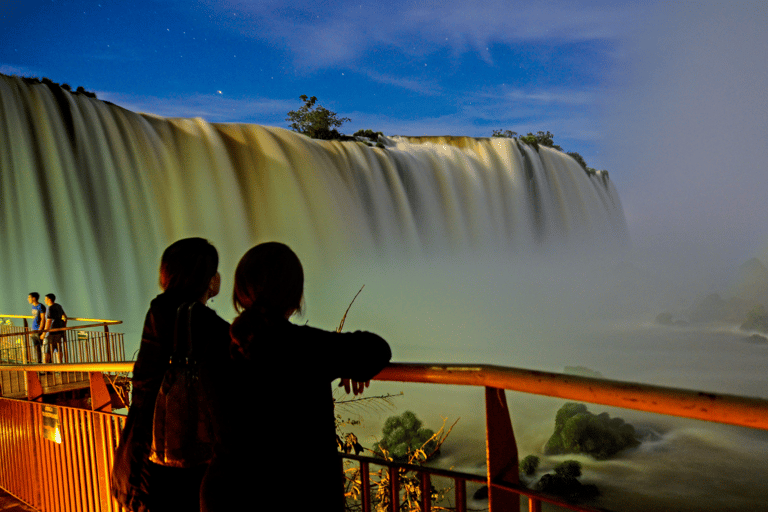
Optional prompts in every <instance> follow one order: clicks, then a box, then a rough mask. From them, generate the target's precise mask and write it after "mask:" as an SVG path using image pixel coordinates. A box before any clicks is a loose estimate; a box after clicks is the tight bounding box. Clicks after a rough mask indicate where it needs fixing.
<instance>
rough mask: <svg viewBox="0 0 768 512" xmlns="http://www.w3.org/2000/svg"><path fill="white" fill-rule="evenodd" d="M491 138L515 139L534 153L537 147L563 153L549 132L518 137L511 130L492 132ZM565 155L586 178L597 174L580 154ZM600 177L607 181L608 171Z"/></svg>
mask: <svg viewBox="0 0 768 512" xmlns="http://www.w3.org/2000/svg"><path fill="white" fill-rule="evenodd" d="M492 137H505V138H508V139H517V141H518V142H522V143H524V144H527V145H529V146H531V147H533V148H534V149H535V150H536V151H538V150H539V146H546V147H548V148H552V149H556V150H558V151H563V148H561V147H560V146H558V145H557V144H555V141H554V138H555V136H554V135H553V134H552V133H551V132H550V131H546V132H543V131H538V132H536V133H532V132H528V135H518V133H517V132H513V131H512V130H493V135H492ZM566 154H567V155H568V156H570V157H571V158H573V159H574V160H576V162H577V163H578V164H579V165H580V166H581V168H582V169H584V172H586V173H587V175H588V176H595V175H596V174H597V169H595V168H593V167H589V166H588V165H587V162H586V161H585V160H584V157H582V156H581V155H580V154H578V153H576V152H575V151H572V152H569V153H566ZM600 175H601V176H602V177H603V179H604V180H605V179H608V171H605V170H603V171H600Z"/></svg>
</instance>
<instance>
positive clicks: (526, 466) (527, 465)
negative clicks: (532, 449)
mask: <svg viewBox="0 0 768 512" xmlns="http://www.w3.org/2000/svg"><path fill="white" fill-rule="evenodd" d="M539 462H541V461H540V459H539V458H538V457H537V456H535V455H528V456H527V457H526V458H524V459H523V460H521V461H520V471H522V473H523V474H524V475H527V476H533V475H534V473H536V470H537V469H539Z"/></svg>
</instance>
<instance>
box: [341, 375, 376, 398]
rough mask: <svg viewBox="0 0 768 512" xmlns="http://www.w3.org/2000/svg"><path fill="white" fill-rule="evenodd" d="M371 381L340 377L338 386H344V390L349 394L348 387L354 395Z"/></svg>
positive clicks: (358, 393) (360, 392) (360, 391)
mask: <svg viewBox="0 0 768 512" xmlns="http://www.w3.org/2000/svg"><path fill="white" fill-rule="evenodd" d="M370 383H371V381H369V380H367V381H365V382H358V381H356V380H352V379H341V382H339V387H342V386H344V391H345V392H346V393H347V394H349V391H350V389H351V390H352V392H353V393H354V394H355V395H360V394H362V392H363V391H364V390H365V388H367V387H368V386H369V385H370Z"/></svg>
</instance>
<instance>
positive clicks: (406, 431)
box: [374, 411, 440, 462]
mask: <svg viewBox="0 0 768 512" xmlns="http://www.w3.org/2000/svg"><path fill="white" fill-rule="evenodd" d="M382 434H383V435H384V437H383V439H382V440H381V441H379V444H378V445H377V446H376V448H375V449H374V452H375V453H376V454H377V455H379V456H384V454H389V456H390V457H391V458H392V459H393V460H395V461H397V462H407V461H408V460H409V459H411V458H412V454H414V453H417V452H419V451H421V452H423V453H422V455H423V456H424V457H426V458H425V459H424V460H425V461H426V460H428V459H429V458H433V457H436V456H437V455H439V454H440V447H439V446H437V442H436V441H435V439H434V436H435V433H434V431H433V430H431V429H429V428H424V427H422V423H421V420H419V419H418V418H417V417H416V415H415V414H414V413H412V412H411V411H405V412H404V413H403V414H402V415H400V416H390V417H389V418H387V421H385V422H384V427H383V428H382ZM427 454H429V457H427ZM417 456H418V455H417Z"/></svg>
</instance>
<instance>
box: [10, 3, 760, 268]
mask: <svg viewBox="0 0 768 512" xmlns="http://www.w3.org/2000/svg"><path fill="white" fill-rule="evenodd" d="M766 27H768V13H766V8H765V7H763V5H762V3H761V2H733V3H731V4H729V5H728V6H726V7H721V6H719V5H718V4H717V3H715V2H672V3H669V2H652V1H646V2H599V1H563V2H558V1H548V2H513V1H496V0H484V1H482V2H474V1H466V0H461V1H454V0H445V1H441V2H432V1H388V2H368V3H359V2H348V1H336V2H323V1H313V2H304V1H295V2H291V3H290V4H288V3H286V2H281V1H246V0H240V1H235V0H219V1H214V0H202V1H194V0H155V1H153V0H132V1H130V2H123V1H109V0H101V1H82V0H44V1H38V0H24V1H18V0H11V1H10V2H9V1H8V0H3V2H2V9H1V10H0V72H1V73H5V74H15V75H22V76H37V77H40V78H42V77H48V78H50V79H51V80H53V81H54V82H59V83H68V84H69V85H71V86H72V87H73V88H76V87H78V86H83V87H85V89H86V90H89V91H93V92H95V93H96V94H97V95H98V97H99V98H100V99H103V100H108V101H111V102H113V103H116V104H118V105H120V106H123V107H125V108H127V109H129V110H132V111H135V112H147V113H153V114H158V115H162V116H169V117H202V118H204V119H206V120H208V121H210V122H245V123H257V124H263V125H271V126H282V127H287V126H288V123H287V122H286V121H285V117H286V112H288V111H289V110H293V109H296V108H298V107H299V106H301V101H300V100H299V96H300V95H302V94H307V95H310V96H312V95H314V96H317V97H318V102H319V104H321V105H323V106H325V107H326V108H329V109H331V110H333V111H335V112H338V113H339V115H340V116H344V117H349V118H351V119H352V121H351V122H349V123H347V124H345V125H344V126H343V127H342V129H341V131H342V132H344V133H352V132H354V131H356V130H358V129H361V128H362V129H364V128H371V129H374V130H377V131H383V132H384V133H385V134H387V135H395V134H402V135H425V134H427V135H444V134H450V135H469V136H490V135H491V134H492V132H493V130H494V129H509V130H514V131H517V132H520V133H527V132H528V131H537V130H549V131H551V132H552V133H554V134H555V142H556V143H558V144H560V145H561V146H562V147H563V148H564V149H565V150H567V151H578V152H579V153H581V154H582V155H583V156H584V157H585V159H586V160H587V163H588V164H589V165H590V166H592V167H596V168H598V169H608V170H609V171H610V173H611V178H612V179H613V180H614V183H615V184H616V186H617V188H618V190H619V193H620V195H621V197H622V201H623V203H624V207H625V211H626V214H627V220H628V223H629V226H630V232H631V234H632V237H633V240H634V242H635V244H636V245H637V246H638V247H640V248H644V249H646V250H648V251H650V252H655V253H657V254H658V253H659V252H664V250H663V249H660V247H665V246H668V245H671V246H673V247H674V251H672V252H675V251H678V252H679V253H680V254H679V256H680V257H681V258H683V259H685V258H688V257H690V256H691V255H692V254H695V255H697V256H699V257H702V258H709V259H711V260H712V261H715V260H717V261H723V262H738V261H739V260H743V259H745V258H747V257H751V256H759V255H762V254H764V251H766V249H767V248H768V206H766V202H765V195H766V191H768V169H766V161H768V158H767V157H768V144H766V142H765V140H767V139H768V138H767V137H766V136H768V100H767V99H766V97H767V95H766V90H768V87H767V86H768V59H767V58H766V55H768V35H767V34H768V32H767V31H766V30H765V28H766ZM666 254H667V255H669V251H667V252H666Z"/></svg>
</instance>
